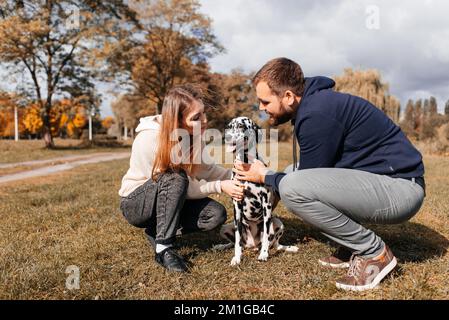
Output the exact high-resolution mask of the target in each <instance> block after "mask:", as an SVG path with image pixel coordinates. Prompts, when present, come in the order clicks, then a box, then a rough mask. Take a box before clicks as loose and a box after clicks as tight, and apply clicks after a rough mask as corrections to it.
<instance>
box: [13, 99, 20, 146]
mask: <svg viewBox="0 0 449 320" xmlns="http://www.w3.org/2000/svg"><path fill="white" fill-rule="evenodd" d="M14 140H15V141H19V116H18V111H17V106H14Z"/></svg>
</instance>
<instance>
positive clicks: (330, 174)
mask: <svg viewBox="0 0 449 320" xmlns="http://www.w3.org/2000/svg"><path fill="white" fill-rule="evenodd" d="M285 172H286V173H287V175H286V176H285V177H284V178H283V179H282V180H281V183H280V184H279V193H280V197H281V200H282V202H283V203H284V205H285V206H286V207H287V208H288V209H289V210H290V211H291V212H293V213H294V214H295V215H297V216H298V217H300V218H301V219H302V220H303V221H304V222H306V223H308V224H310V225H312V226H314V227H316V228H317V229H319V230H320V231H321V232H322V233H323V234H324V235H325V236H327V237H328V238H330V239H331V240H333V241H335V242H336V243H337V244H339V245H341V246H344V247H346V248H348V249H349V250H351V251H352V252H353V253H354V254H357V255H362V256H365V257H373V256H376V255H378V254H380V252H381V251H382V249H383V247H384V243H383V241H382V239H380V238H379V237H378V236H377V235H376V234H375V233H374V232H373V231H371V230H369V229H367V228H365V227H363V226H362V225H361V224H365V223H369V224H398V223H402V222H405V221H407V220H409V219H411V218H412V217H413V216H414V215H415V214H416V213H417V212H418V211H419V209H420V208H421V205H422V203H423V201H424V196H425V195H424V190H423V189H422V187H421V186H420V185H418V184H417V183H415V182H413V181H410V180H405V179H400V178H391V177H388V176H382V175H377V174H373V173H369V172H364V171H360V170H351V169H339V168H318V169H307V170H299V171H295V172H292V166H290V167H288V168H287V169H286V170H285Z"/></svg>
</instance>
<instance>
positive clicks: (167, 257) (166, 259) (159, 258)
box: [154, 248, 188, 272]
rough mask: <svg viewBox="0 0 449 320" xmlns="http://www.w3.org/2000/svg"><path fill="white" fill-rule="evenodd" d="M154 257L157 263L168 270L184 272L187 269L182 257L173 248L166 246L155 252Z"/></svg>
mask: <svg viewBox="0 0 449 320" xmlns="http://www.w3.org/2000/svg"><path fill="white" fill-rule="evenodd" d="M154 258H155V260H156V262H157V263H159V264H160V265H161V266H163V267H164V268H165V269H167V270H168V271H175V272H186V271H187V270H188V267H187V264H186V262H185V260H184V258H183V257H181V256H180V255H179V254H178V253H177V252H176V251H175V250H173V248H167V249H165V250H164V251H162V252H160V253H156V254H155V256H154Z"/></svg>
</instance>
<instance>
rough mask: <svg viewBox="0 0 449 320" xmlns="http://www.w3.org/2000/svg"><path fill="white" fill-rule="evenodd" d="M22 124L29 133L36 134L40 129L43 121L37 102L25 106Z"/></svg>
mask: <svg viewBox="0 0 449 320" xmlns="http://www.w3.org/2000/svg"><path fill="white" fill-rule="evenodd" d="M23 124H24V126H25V129H26V131H27V132H28V133H29V134H32V135H36V134H38V133H39V132H40V131H41V129H42V126H43V124H44V122H43V121H42V117H41V113H40V106H39V105H38V104H36V103H34V104H31V105H29V106H28V107H26V109H25V115H24V118H23Z"/></svg>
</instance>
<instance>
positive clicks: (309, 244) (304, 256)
mask: <svg viewBox="0 0 449 320" xmlns="http://www.w3.org/2000/svg"><path fill="white" fill-rule="evenodd" d="M287 148H288V146H287V147H285V148H284V149H283V150H288V149H287ZM281 157H282V159H281V165H286V164H287V160H288V159H290V156H289V153H288V152H287V151H285V152H283V153H282V154H281ZM425 162H426V168H427V183H428V197H427V199H426V202H425V205H424V207H423V208H422V209H421V212H420V213H419V214H418V215H417V216H416V217H415V218H414V219H413V220H412V221H411V222H409V223H406V224H404V225H400V226H388V227H385V226H382V227H374V229H375V230H376V231H378V233H379V234H380V235H381V236H382V237H383V238H384V239H385V240H386V242H387V243H388V244H390V246H391V248H392V250H393V251H394V253H395V254H396V255H397V257H398V258H399V262H400V264H399V268H398V269H397V271H396V272H395V273H394V275H392V276H389V277H388V278H387V279H386V280H385V281H384V282H383V283H382V286H381V288H380V289H378V290H374V291H371V292H368V293H361V294H360V293H357V294H356V293H346V292H341V291H338V290H337V289H336V288H335V285H334V280H335V278H336V277H338V276H340V275H341V274H342V272H343V271H335V270H329V269H326V268H322V267H320V266H319V265H318V263H317V259H318V258H319V257H320V256H322V255H324V254H328V253H329V252H330V251H331V249H330V247H329V246H328V245H327V244H326V242H325V239H324V238H322V237H321V236H320V234H319V233H317V232H316V231H315V230H312V229H311V228H309V227H308V226H306V225H304V224H303V223H301V222H300V221H299V220H298V219H296V218H295V217H294V216H293V215H292V214H290V213H288V212H287V211H286V210H285V208H284V207H283V206H282V205H281V206H280V207H278V209H277V210H276V213H277V215H279V216H281V217H282V218H283V220H284V223H285V225H286V234H285V236H284V242H285V243H290V244H298V245H299V246H300V252H299V253H298V254H294V255H293V254H286V253H280V254H274V255H272V256H271V257H270V259H269V261H268V262H267V263H259V262H258V261H257V259H256V254H255V253H249V252H245V256H244V259H243V262H242V264H241V266H240V267H239V268H233V267H231V266H230V265H229V263H230V260H231V258H232V255H233V252H232V250H229V251H226V252H224V253H218V252H214V251H212V250H211V246H212V245H213V244H215V243H217V242H221V240H219V239H218V237H217V235H216V233H213V232H212V233H209V234H195V235H190V236H185V237H183V238H181V239H179V244H180V245H181V249H180V251H181V253H182V254H184V255H185V256H187V257H188V258H189V259H190V261H191V262H192V263H193V265H194V267H193V270H192V272H191V274H188V275H173V274H168V273H166V272H165V271H164V270H163V269H161V268H160V267H158V266H157V265H156V264H155V263H154V262H153V253H152V252H151V250H150V248H149V245H148V244H147V242H146V239H145V238H144V236H143V232H142V231H141V230H139V229H136V228H134V227H132V226H130V225H128V224H127V223H126V222H125V220H124V219H123V218H122V216H121V214H120V212H119V210H118V201H119V199H118V195H117V190H118V188H119V185H120V180H121V178H122V175H123V174H124V172H125V171H126V170H127V161H126V160H123V161H114V162H107V163H102V164H95V165H89V166H84V167H78V168H76V169H74V170H71V171H69V172H65V173H62V174H59V175H54V176H50V177H48V178H46V179H44V180H43V179H42V178H40V179H35V180H27V182H26V183H23V182H22V183H18V182H15V183H14V184H10V185H8V186H2V187H0V199H1V201H0V218H1V220H2V224H1V226H0V234H1V237H0V298H3V299H95V298H99V299H448V297H449V288H448V286H447V284H448V283H449V267H448V266H449V263H448V262H449V261H448V260H449V259H448V254H447V247H448V246H449V241H448V239H447V238H448V237H449V219H448V213H449V189H448V188H447V185H448V184H449V159H448V158H442V157H436V156H430V157H426V159H425ZM219 200H220V201H222V203H224V204H225V205H226V207H227V208H228V209H229V210H228V212H232V211H231V210H230V208H231V202H230V201H229V199H227V198H225V197H224V196H221V197H220V198H219ZM230 218H231V217H230ZM69 265H76V266H78V267H79V268H80V273H81V279H80V290H73V291H69V290H67V289H66V288H65V281H66V277H67V274H65V270H66V267H67V266H69Z"/></svg>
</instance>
